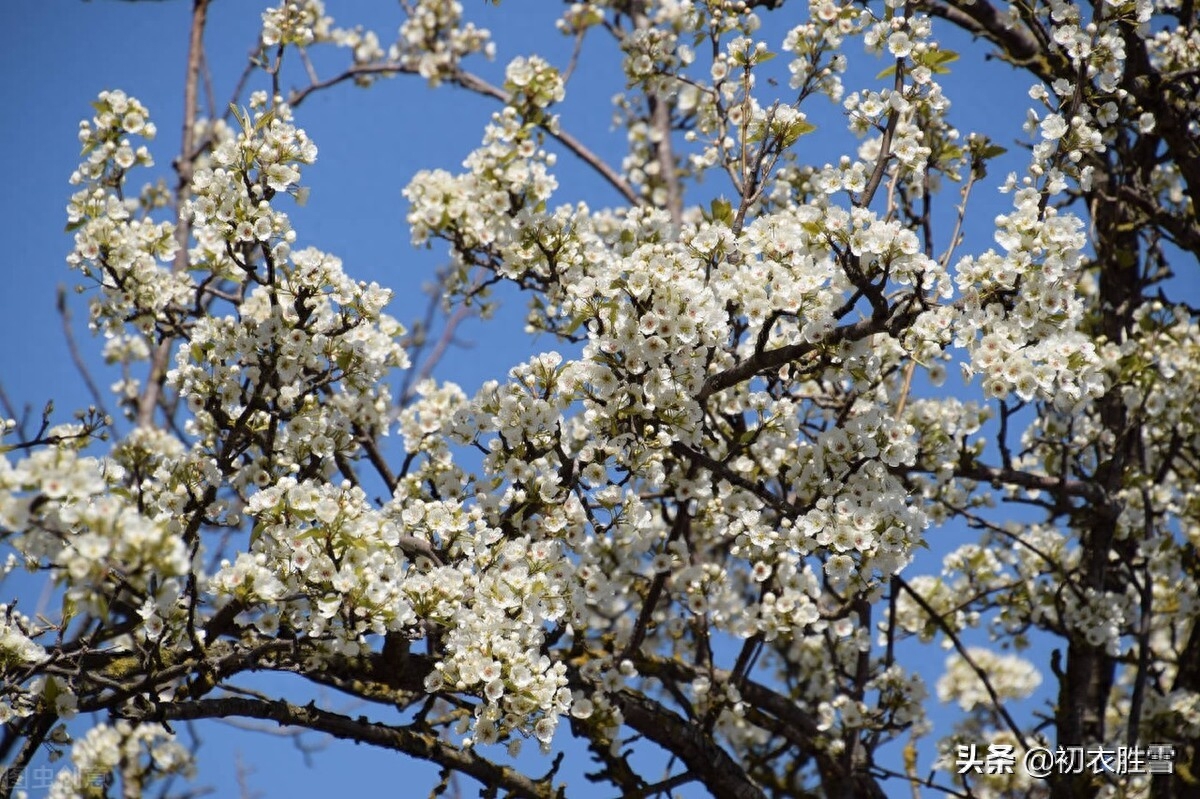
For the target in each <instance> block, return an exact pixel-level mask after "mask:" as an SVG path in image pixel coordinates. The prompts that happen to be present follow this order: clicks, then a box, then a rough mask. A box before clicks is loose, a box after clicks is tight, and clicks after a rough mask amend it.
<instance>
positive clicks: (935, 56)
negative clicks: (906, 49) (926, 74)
mask: <svg viewBox="0 0 1200 799" xmlns="http://www.w3.org/2000/svg"><path fill="white" fill-rule="evenodd" d="M914 60H915V61H916V62H917V63H918V64H921V65H923V66H926V67H929V70H930V71H931V72H933V74H935V75H945V74H947V73H948V72H950V70H949V69H948V68H947V67H946V65H947V64H952V63H954V62H955V61H957V60H958V53H956V52H954V51H953V50H929V51H927V52H924V53H921V55H919V56H917V58H916V59H914Z"/></svg>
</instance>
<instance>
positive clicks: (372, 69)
mask: <svg viewBox="0 0 1200 799" xmlns="http://www.w3.org/2000/svg"><path fill="white" fill-rule="evenodd" d="M416 74H417V70H416V68H415V67H410V66H407V65H405V64H402V63H400V62H398V61H384V62H380V63H375V64H356V65H354V66H352V67H350V68H349V69H347V70H346V71H345V72H342V73H340V74H338V75H335V76H334V77H332V78H327V79H326V80H323V81H318V82H317V83H311V84H309V85H308V86H305V87H304V88H303V89H298V90H296V91H294V92H292V93H291V94H290V95H289V96H288V104H289V105H292V106H298V105H300V103H302V102H304V100H305V98H307V97H308V96H309V95H310V94H312V93H313V92H317V91H320V90H322V89H327V88H329V87H331V86H336V85H337V84H339V83H345V82H346V81H348V80H354V79H355V78H359V77H362V76H364V75H385V76H387V75H416ZM446 80H447V81H448V82H449V83H452V84H454V85H455V86H459V87H461V88H463V89H467V90H468V91H472V92H475V93H476V94H481V95H483V96H485V97H491V98H493V99H495V100H499V101H500V102H501V103H504V104H505V105H507V104H508V103H509V102H510V101H511V100H512V98H511V97H510V96H509V94H508V92H506V91H504V90H503V89H501V88H499V87H498V86H493V85H492V84H490V83H488V82H487V81H486V80H484V79H483V78H481V77H479V76H478V75H475V74H473V73H471V72H465V71H463V70H461V69H459V70H455V71H454V72H452V73H450V74H449V75H448V76H446ZM539 127H540V128H541V129H542V130H543V131H545V132H546V133H547V134H548V135H549V136H550V138H552V139H554V140H555V141H557V142H558V143H559V144H561V145H562V146H563V147H565V148H567V150H569V151H570V152H571V153H572V154H573V155H575V156H576V157H577V158H578V159H579V160H581V161H583V162H584V163H585V164H587V165H588V166H590V167H591V168H592V169H594V170H595V171H596V172H597V174H599V175H600V177H602V178H604V180H605V182H607V183H608V184H609V185H610V186H612V187H613V188H614V189H616V190H617V192H618V193H619V194H620V195H621V196H622V197H623V198H625V201H626V202H628V203H629V204H630V205H640V204H641V202H642V201H641V198H640V197H638V194H637V192H636V191H634V190H633V187H632V186H630V185H629V183H628V182H626V180H625V179H624V178H623V177H621V175H620V174H619V173H618V172H617V171H616V170H614V169H613V168H612V167H611V166H609V165H608V164H607V163H605V161H604V160H603V159H602V158H600V156H598V155H596V154H595V153H594V152H592V151H591V150H590V149H588V147H587V146H586V145H584V144H583V142H581V141H579V140H578V139H576V138H575V137H574V136H572V135H571V134H570V133H567V132H565V131H563V130H559V129H555V128H551V127H549V126H547V125H544V124H543V125H539Z"/></svg>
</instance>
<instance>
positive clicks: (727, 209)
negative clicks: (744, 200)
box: [709, 197, 733, 225]
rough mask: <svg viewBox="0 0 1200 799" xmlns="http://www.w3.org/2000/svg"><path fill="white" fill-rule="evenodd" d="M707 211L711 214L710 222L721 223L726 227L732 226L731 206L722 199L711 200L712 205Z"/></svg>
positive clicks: (727, 201)
mask: <svg viewBox="0 0 1200 799" xmlns="http://www.w3.org/2000/svg"><path fill="white" fill-rule="evenodd" d="M709 210H710V213H711V214H712V221H714V222H723V223H725V224H726V225H732V224H733V204H732V203H730V202H729V200H726V199H725V198H724V197H718V198H717V199H715V200H713V201H712V205H710V206H709Z"/></svg>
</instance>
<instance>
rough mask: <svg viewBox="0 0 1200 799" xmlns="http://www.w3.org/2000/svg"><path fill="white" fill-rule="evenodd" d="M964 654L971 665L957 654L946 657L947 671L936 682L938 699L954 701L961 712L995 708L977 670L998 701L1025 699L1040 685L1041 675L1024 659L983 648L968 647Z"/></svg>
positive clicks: (993, 701)
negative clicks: (985, 676)
mask: <svg viewBox="0 0 1200 799" xmlns="http://www.w3.org/2000/svg"><path fill="white" fill-rule="evenodd" d="M966 653H967V656H968V657H970V662H968V660H967V658H965V657H963V656H962V655H959V654H957V653H956V654H953V655H951V656H950V657H948V658H946V672H945V674H943V675H942V676H941V677H940V678H939V679H938V682H937V693H938V699H940V700H941V701H943V702H957V703H958V706H959V707H961V708H962V709H963V710H974V709H975V708H979V707H983V708H993V707H994V703H995V700H994V699H993V698H992V695H991V694H990V693H989V692H988V691H987V688H986V687H985V686H984V683H983V680H981V679H980V678H979V673H978V672H977V671H976V668H978V669H979V670H980V671H982V672H983V673H984V674H986V675H987V681H988V685H990V686H991V688H992V690H993V691H994V692H995V696H996V699H999V700H1000V701H1004V700H1008V699H1024V698H1025V697H1027V696H1029V695H1030V694H1032V693H1033V692H1034V690H1035V689H1036V688H1037V687H1038V686H1039V685H1041V684H1042V675H1041V674H1039V673H1038V670H1037V668H1036V667H1034V665H1033V664H1032V663H1030V662H1029V661H1028V660H1026V659H1025V658H1022V657H1019V656H1017V655H1001V654H998V653H997V652H995V651H994V650H992V649H987V648H984V647H968V648H967V650H966ZM972 663H973V664H974V666H972V665H971V664H972Z"/></svg>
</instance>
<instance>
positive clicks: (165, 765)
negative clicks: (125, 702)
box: [46, 720, 195, 799]
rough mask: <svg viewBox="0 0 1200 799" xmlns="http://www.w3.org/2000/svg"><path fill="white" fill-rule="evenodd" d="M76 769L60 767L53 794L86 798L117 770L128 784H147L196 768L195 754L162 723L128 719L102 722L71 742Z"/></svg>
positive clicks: (54, 796) (64, 798)
mask: <svg viewBox="0 0 1200 799" xmlns="http://www.w3.org/2000/svg"><path fill="white" fill-rule="evenodd" d="M71 763H72V765H73V766H74V768H71V769H63V770H61V771H59V772H58V774H57V775H56V777H55V779H54V782H53V783H51V785H50V790H49V792H48V793H47V794H46V795H47V797H49V799H88V797H92V796H95V795H96V790H97V788H101V787H102V783H100V782H94V781H99V780H106V779H108V775H109V774H111V773H112V772H113V771H114V770H115V769H119V770H120V773H121V776H122V779H123V780H125V785H126V786H127V787H133V786H139V787H143V788H144V787H148V783H149V782H150V781H151V780H153V779H161V778H163V777H167V776H170V775H183V776H185V777H190V776H192V775H193V774H194V773H195V765H194V763H193V758H192V754H191V753H190V752H189V751H188V749H187V747H185V746H184V745H183V744H181V743H179V742H178V741H176V740H175V736H174V734H172V733H171V732H170V731H169V730H167V728H166V727H164V726H163V725H161V724H136V725H135V724H132V723H130V722H128V721H125V720H120V721H117V722H115V723H113V724H104V723H101V724H98V725H96V726H95V727H93V728H91V729H90V730H88V732H87V734H86V735H85V736H84V737H83V738H81V739H79V740H77V741H75V743H74V745H73V746H72V747H71Z"/></svg>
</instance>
